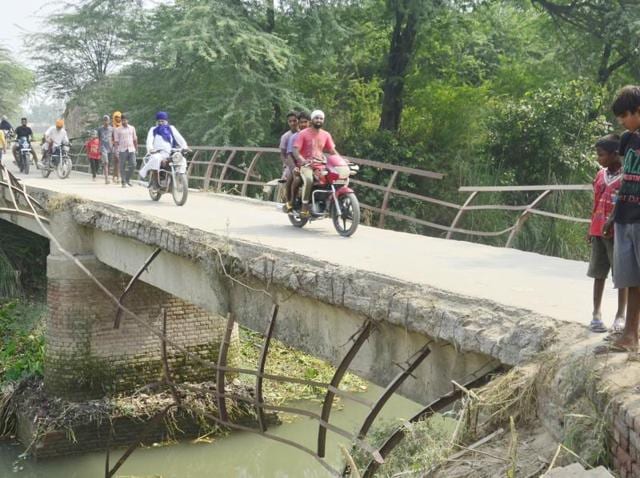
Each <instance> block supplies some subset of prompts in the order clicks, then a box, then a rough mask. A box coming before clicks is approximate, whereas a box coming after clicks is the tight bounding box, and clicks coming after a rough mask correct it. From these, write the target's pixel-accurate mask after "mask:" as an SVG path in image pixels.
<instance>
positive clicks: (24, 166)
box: [18, 136, 33, 174]
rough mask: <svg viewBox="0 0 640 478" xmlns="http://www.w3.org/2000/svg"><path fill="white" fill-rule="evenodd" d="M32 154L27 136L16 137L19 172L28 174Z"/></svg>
mask: <svg viewBox="0 0 640 478" xmlns="http://www.w3.org/2000/svg"><path fill="white" fill-rule="evenodd" d="M32 155H33V153H32V151H31V143H29V138H27V137H25V136H20V137H19V138H18V167H19V168H20V172H21V173H24V174H29V167H30V166H31V157H32Z"/></svg>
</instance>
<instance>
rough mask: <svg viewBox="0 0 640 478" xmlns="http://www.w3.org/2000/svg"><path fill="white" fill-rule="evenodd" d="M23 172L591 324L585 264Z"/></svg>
mask: <svg viewBox="0 0 640 478" xmlns="http://www.w3.org/2000/svg"><path fill="white" fill-rule="evenodd" d="M4 163H5V165H6V163H8V161H7V159H6V158H5V161H4ZM12 166H13V165H12ZM14 173H15V171H14ZM17 176H18V177H19V178H20V179H22V180H23V181H25V182H26V184H27V185H30V186H34V187H38V188H43V189H48V190H52V191H56V192H60V193H68V194H74V195H77V196H80V197H83V198H87V199H90V200H93V201H98V202H106V203H109V204H111V205H113V206H117V207H121V208H125V209H129V210H134V211H138V212H140V213H142V214H145V215H152V216H156V217H159V218H162V219H165V220H169V221H173V222H176V223H180V224H184V225H187V226H189V227H193V228H198V229H201V230H204V231H209V232H213V233H217V234H221V235H228V236H230V237H232V238H237V239H242V240H246V241H251V242H254V243H258V244H261V245H263V246H268V247H270V248H274V249H279V250H280V251H282V253H286V251H293V252H297V253H299V254H303V255H308V256H310V257H313V258H315V259H317V260H322V261H327V262H330V263H334V264H342V265H346V266H349V267H351V268H355V269H363V270H366V271H371V272H377V273H380V274H385V275H387V276H390V277H393V278H396V279H399V280H402V281H407V282H411V283H415V284H420V285H428V286H431V287H435V288H438V289H441V290H446V291H450V292H454V293H458V294H464V295H467V296H471V297H477V298H481V299H489V300H491V301H494V302H497V303H501V304H504V305H507V306H513V307H518V308H524V309H529V310H531V311H533V312H536V313H538V314H543V315H546V316H549V317H552V318H555V319H558V320H562V321H568V322H576V323H583V324H587V323H588V321H589V320H590V315H591V287H592V281H591V279H589V278H587V277H586V276H585V273H586V269H587V264H586V263H584V262H580V261H570V260H565V259H559V258H555V257H549V256H543V255H539V254H533V253H528V252H522V251H518V250H514V249H504V248H497V247H489V246H484V245H479V244H473V243H469V242H462V241H452V240H443V239H436V238H432V237H426V236H420V235H415V234H407V233H401V232H394V231H388V230H381V229H376V228H372V227H363V226H361V227H360V228H359V229H358V231H357V232H356V234H355V235H354V236H353V237H351V238H349V239H345V238H341V237H339V236H338V235H337V234H336V232H335V231H334V229H333V225H332V224H331V222H330V221H329V220H323V221H316V222H313V223H311V224H309V225H307V226H306V227H305V228H304V229H302V230H300V229H296V228H294V227H292V226H291V225H290V224H289V221H288V220H287V218H286V216H285V215H284V214H283V213H282V212H280V211H278V210H277V209H276V207H274V205H273V204H271V203H264V202H261V201H257V200H251V199H245V198H238V197H229V196H226V195H222V194H211V193H201V192H198V193H195V192H190V195H189V200H188V202H187V204H186V205H185V206H184V207H177V206H175V205H174V203H173V201H172V199H171V197H170V196H168V195H165V196H163V197H162V199H161V200H160V202H159V203H155V202H152V201H151V200H150V199H149V196H148V194H147V191H146V189H144V188H143V187H140V186H138V187H134V188H126V189H123V188H122V187H120V186H119V185H114V184H110V185H105V184H104V182H103V181H101V180H100V179H98V180H96V182H92V180H91V177H90V176H89V175H86V174H82V173H78V172H76V171H74V172H73V173H72V175H71V177H70V178H68V179H66V180H59V179H58V178H56V177H55V176H54V175H52V176H51V177H50V178H48V179H44V178H42V177H40V176H39V175H37V174H33V173H32V174H30V175H29V176H28V177H25V176H24V175H21V174H17ZM274 252H276V253H277V251H274ZM615 300H616V294H615V292H614V291H613V290H611V288H610V287H608V288H607V290H606V293H605V298H604V304H603V307H604V312H605V320H606V321H607V322H609V321H610V320H612V319H613V315H614V313H615Z"/></svg>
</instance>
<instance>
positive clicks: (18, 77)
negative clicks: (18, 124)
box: [0, 47, 34, 116]
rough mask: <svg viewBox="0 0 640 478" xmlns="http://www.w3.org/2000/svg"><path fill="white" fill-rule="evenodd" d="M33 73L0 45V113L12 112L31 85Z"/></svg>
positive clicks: (7, 113)
mask: <svg viewBox="0 0 640 478" xmlns="http://www.w3.org/2000/svg"><path fill="white" fill-rule="evenodd" d="M33 80H34V78H33V74H32V73H31V71H29V70H28V69H27V68H25V67H24V66H22V65H20V64H19V63H18V62H17V61H16V60H15V59H14V58H12V57H11V55H10V54H9V52H8V51H7V50H6V49H5V48H2V47H0V85H2V94H1V95H0V113H1V114H4V115H7V116H8V115H10V114H14V113H15V112H16V111H17V109H18V105H19V104H20V101H21V100H22V99H23V98H24V96H25V95H26V94H27V93H28V92H29V91H30V90H31V88H32V87H33Z"/></svg>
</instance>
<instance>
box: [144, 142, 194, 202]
mask: <svg viewBox="0 0 640 478" xmlns="http://www.w3.org/2000/svg"><path fill="white" fill-rule="evenodd" d="M187 151H188V150H180V149H172V150H171V156H169V158H168V159H165V160H163V161H162V163H160V169H159V170H158V183H157V184H150V185H149V196H150V197H151V199H153V200H154V201H159V200H160V197H161V196H162V195H163V194H165V193H171V195H172V196H173V202H175V203H176V205H177V206H182V205H184V203H186V202H187V195H188V194H189V180H188V179H187V159H186V158H185V157H184V154H183V153H185V152H187ZM150 156H151V153H148V154H147V155H146V156H145V157H144V158H143V159H142V162H143V164H146V163H147V162H148V161H149V158H150Z"/></svg>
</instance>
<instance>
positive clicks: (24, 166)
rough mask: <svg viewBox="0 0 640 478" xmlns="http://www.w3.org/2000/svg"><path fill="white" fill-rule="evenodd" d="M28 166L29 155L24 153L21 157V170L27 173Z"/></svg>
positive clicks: (29, 164)
mask: <svg viewBox="0 0 640 478" xmlns="http://www.w3.org/2000/svg"><path fill="white" fill-rule="evenodd" d="M29 166H31V155H29V154H24V156H23V157H22V172H23V173H24V174H29Z"/></svg>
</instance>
